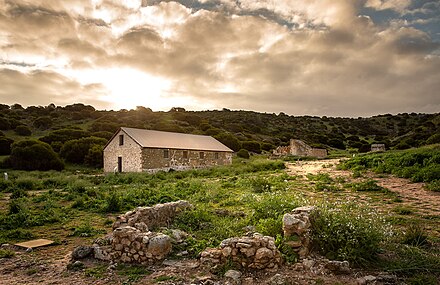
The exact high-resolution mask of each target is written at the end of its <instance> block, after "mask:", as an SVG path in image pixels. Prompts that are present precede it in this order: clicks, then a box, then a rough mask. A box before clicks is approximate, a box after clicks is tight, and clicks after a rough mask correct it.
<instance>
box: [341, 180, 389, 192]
mask: <svg viewBox="0 0 440 285" xmlns="http://www.w3.org/2000/svg"><path fill="white" fill-rule="evenodd" d="M348 186H349V187H350V188H351V189H353V190H354V191H368V192H375V191H385V190H386V189H385V188H383V187H382V186H379V185H377V182H376V181H375V180H371V179H369V180H366V181H362V182H357V183H350V184H348Z"/></svg>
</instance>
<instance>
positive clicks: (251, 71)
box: [0, 0, 440, 117]
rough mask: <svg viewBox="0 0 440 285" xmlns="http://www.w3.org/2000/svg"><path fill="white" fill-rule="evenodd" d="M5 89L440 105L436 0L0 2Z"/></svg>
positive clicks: (326, 110)
mask: <svg viewBox="0 0 440 285" xmlns="http://www.w3.org/2000/svg"><path fill="white" fill-rule="evenodd" d="M0 35H1V36H0V47H1V49H0V86H2V88H1V89H0V101H2V102H6V103H7V104H9V105H11V104H14V102H16V101H18V102H22V103H21V104H23V105H48V104H50V103H54V104H56V105H67V104H69V102H72V101H76V102H84V103H85V104H88V105H93V106H96V108H99V109H119V110H120V109H133V108H135V107H136V106H150V107H149V108H151V109H154V110H159V111H167V110H169V109H171V108H172V107H175V106H180V107H183V108H185V109H188V110H189V109H191V110H210V109H219V108H227V109H231V110H240V109H246V110H254V111H256V112H261V113H279V112H283V113H286V114H292V115H294V116H304V115H308V116H321V117H322V116H327V117H371V116H375V114H399V113H412V112H416V113H437V112H439V111H440V94H439V90H440V2H438V1H436V0H427V1H419V0H404V1H382V0H358V1H345V0H338V1H328V0H326V1H317V0H313V1H301V0H298V1H287V0H281V1H276V2H274V1H268V0H261V1H251V0H239V1H232V0H194V1H186V0H176V1H161V0H124V1H117V0H76V1H56V0H45V1H42V0H16V1H9V0H0Z"/></svg>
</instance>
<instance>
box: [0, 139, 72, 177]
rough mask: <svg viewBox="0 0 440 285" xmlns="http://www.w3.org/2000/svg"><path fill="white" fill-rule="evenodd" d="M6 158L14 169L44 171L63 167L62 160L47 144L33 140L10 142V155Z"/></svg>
mask: <svg viewBox="0 0 440 285" xmlns="http://www.w3.org/2000/svg"><path fill="white" fill-rule="evenodd" d="M7 160H8V161H9V163H10V165H11V166H12V168H14V169H22V170H43V171H46V170H51V169H53V170H62V169H63V168H64V164H63V162H62V161H61V160H60V159H59V157H58V155H57V154H56V153H55V152H54V151H53V150H52V148H51V147H50V146H49V145H48V144H46V143H43V142H40V141H35V140H24V141H19V142H16V143H14V144H12V151H11V155H10V156H9V158H8V159H7Z"/></svg>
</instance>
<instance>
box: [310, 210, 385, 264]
mask: <svg viewBox="0 0 440 285" xmlns="http://www.w3.org/2000/svg"><path fill="white" fill-rule="evenodd" d="M313 221H314V222H313V223H312V236H313V242H314V244H315V246H316V247H317V249H318V250H319V251H320V252H321V253H322V254H324V255H325V256H326V257H327V258H329V259H339V260H347V261H349V262H352V263H355V264H358V265H360V264H364V263H365V262H368V261H372V260H374V259H375V258H376V254H377V253H378V251H379V243H380V242H381V241H382V240H383V238H384V237H385V233H386V231H385V226H384V222H383V221H381V220H380V219H379V218H378V215H377V214H376V213H375V212H371V211H370V209H365V208H357V207H356V205H354V204H345V205H342V207H339V208H336V207H334V206H331V205H323V206H321V207H320V209H319V211H317V212H316V213H315V215H314V216H313Z"/></svg>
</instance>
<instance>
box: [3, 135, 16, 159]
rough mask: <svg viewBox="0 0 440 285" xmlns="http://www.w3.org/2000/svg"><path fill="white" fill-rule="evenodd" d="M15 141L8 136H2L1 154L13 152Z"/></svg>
mask: <svg viewBox="0 0 440 285" xmlns="http://www.w3.org/2000/svg"><path fill="white" fill-rule="evenodd" d="M13 143H14V140H12V139H10V138H7V137H3V136H2V137H0V155H8V154H11V144H13Z"/></svg>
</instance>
